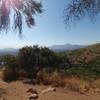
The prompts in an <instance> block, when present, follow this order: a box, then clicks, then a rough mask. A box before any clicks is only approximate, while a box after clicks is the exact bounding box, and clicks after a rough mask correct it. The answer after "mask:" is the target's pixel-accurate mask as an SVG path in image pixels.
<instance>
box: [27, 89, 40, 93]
mask: <svg viewBox="0 0 100 100" xmlns="http://www.w3.org/2000/svg"><path fill="white" fill-rule="evenodd" d="M27 93H32V94H33V93H34V94H38V93H37V91H36V89H33V88H30V89H28V90H27Z"/></svg>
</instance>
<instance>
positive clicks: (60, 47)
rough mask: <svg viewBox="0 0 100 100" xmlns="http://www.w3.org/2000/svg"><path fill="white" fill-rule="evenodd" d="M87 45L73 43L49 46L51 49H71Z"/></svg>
mask: <svg viewBox="0 0 100 100" xmlns="http://www.w3.org/2000/svg"><path fill="white" fill-rule="evenodd" d="M84 47H86V46H85V45H72V44H64V45H53V46H51V47H49V49H50V50H53V51H69V50H75V49H80V48H84Z"/></svg>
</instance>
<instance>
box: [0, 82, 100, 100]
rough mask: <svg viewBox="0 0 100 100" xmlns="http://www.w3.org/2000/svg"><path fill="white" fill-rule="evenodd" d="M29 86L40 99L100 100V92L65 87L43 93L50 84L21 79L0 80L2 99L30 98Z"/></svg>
mask: <svg viewBox="0 0 100 100" xmlns="http://www.w3.org/2000/svg"><path fill="white" fill-rule="evenodd" d="M29 88H34V89H36V90H37V92H38V93H39V98H38V100H100V95H99V94H92V95H83V94H79V93H77V92H72V91H70V90H67V89H64V88H57V90H56V91H55V92H53V91H49V92H47V93H43V94H42V93H41V92H42V91H43V90H44V89H46V88H48V86H43V85H29V84H23V83H22V82H20V81H16V82H12V83H5V82H3V81H2V80H0V100H3V98H4V99H5V100H29V99H28V97H29V95H30V94H28V93H27V90H28V89H29Z"/></svg>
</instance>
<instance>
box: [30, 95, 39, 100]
mask: <svg viewBox="0 0 100 100" xmlns="http://www.w3.org/2000/svg"><path fill="white" fill-rule="evenodd" d="M34 99H38V94H35V93H34V94H32V95H30V96H29V100H34Z"/></svg>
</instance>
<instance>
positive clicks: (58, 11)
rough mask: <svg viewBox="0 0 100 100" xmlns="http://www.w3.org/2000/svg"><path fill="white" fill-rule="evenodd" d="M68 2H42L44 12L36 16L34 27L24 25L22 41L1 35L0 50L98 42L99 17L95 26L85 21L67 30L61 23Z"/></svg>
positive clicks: (60, 0) (99, 31)
mask: <svg viewBox="0 0 100 100" xmlns="http://www.w3.org/2000/svg"><path fill="white" fill-rule="evenodd" d="M66 1H67V2H66ZM68 1H70V0H43V9H44V12H43V13H42V14H41V15H39V16H38V15H37V16H36V25H35V27H33V28H32V29H28V28H27V27H26V26H25V25H24V27H23V39H20V38H19V36H18V35H17V34H15V33H14V32H9V33H8V34H3V33H1V35H0V48H6V47H7V48H8V47H14V48H16V47H22V46H25V45H34V44H39V45H43V46H44V45H46V46H50V45H53V44H66V43H71V44H84V45H86V44H93V43H97V42H100V18H99V17H100V16H98V17H97V21H96V22H95V24H92V23H91V22H90V21H89V20H87V19H85V20H83V21H81V22H79V23H78V24H77V25H74V26H72V27H71V28H68V27H67V26H66V25H65V24H64V23H63V11H64V7H65V5H66V4H67V3H68ZM66 27H67V28H66Z"/></svg>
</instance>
